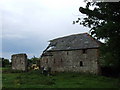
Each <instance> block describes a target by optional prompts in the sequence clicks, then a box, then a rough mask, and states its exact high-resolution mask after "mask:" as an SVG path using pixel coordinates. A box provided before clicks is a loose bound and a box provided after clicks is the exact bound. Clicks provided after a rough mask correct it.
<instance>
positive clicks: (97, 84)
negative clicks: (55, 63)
mask: <svg viewBox="0 0 120 90" xmlns="http://www.w3.org/2000/svg"><path fill="white" fill-rule="evenodd" d="M2 81H3V88H120V82H119V80H118V79H115V78H108V77H104V76H96V75H85V74H84V75H83V74H80V73H55V74H54V75H51V76H44V75H42V74H41V73H40V71H39V70H38V71H29V72H22V73H15V72H14V73H10V72H5V73H3V77H2Z"/></svg>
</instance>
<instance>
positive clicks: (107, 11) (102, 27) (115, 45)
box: [73, 2, 120, 69]
mask: <svg viewBox="0 0 120 90" xmlns="http://www.w3.org/2000/svg"><path fill="white" fill-rule="evenodd" d="M91 7H92V9H91ZM79 11H80V12H81V13H82V14H85V15H86V17H85V18H83V19H82V18H78V20H77V21H73V23H79V24H80V25H83V26H86V27H89V28H90V34H91V35H92V36H93V37H95V38H97V39H104V40H105V44H104V46H103V47H102V48H101V51H102V55H104V57H105V58H104V59H106V58H107V57H108V58H107V59H106V60H108V61H109V58H110V57H111V58H113V59H114V60H110V63H109V65H111V66H112V67H116V68H119V69H120V56H119V55H120V41H119V40H120V2H87V4H86V7H85V8H83V7H80V8H79Z"/></svg>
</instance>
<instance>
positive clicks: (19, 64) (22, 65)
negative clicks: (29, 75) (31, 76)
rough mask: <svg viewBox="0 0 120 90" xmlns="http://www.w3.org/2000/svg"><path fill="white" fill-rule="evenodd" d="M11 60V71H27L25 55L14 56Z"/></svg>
mask: <svg viewBox="0 0 120 90" xmlns="http://www.w3.org/2000/svg"><path fill="white" fill-rule="evenodd" d="M11 58H12V69H13V70H22V71H26V70H27V55H26V54H14V55H12V56H11Z"/></svg>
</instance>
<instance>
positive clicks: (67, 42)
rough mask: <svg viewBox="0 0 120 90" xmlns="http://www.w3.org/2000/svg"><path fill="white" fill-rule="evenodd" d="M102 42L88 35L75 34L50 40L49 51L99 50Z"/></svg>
mask: <svg viewBox="0 0 120 90" xmlns="http://www.w3.org/2000/svg"><path fill="white" fill-rule="evenodd" d="M100 44H101V43H100V42H99V41H97V40H96V39H94V38H93V37H91V36H90V35H89V34H88V33H82V34H74V35H70V36H65V37H61V38H56V39H53V40H50V44H49V46H48V47H47V49H46V50H47V51H56V50H76V49H88V48H99V47H100Z"/></svg>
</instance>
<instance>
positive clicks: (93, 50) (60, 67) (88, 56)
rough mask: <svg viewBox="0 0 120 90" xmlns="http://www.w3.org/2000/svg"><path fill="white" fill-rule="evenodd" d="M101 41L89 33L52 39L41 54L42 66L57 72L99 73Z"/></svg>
mask: <svg viewBox="0 0 120 90" xmlns="http://www.w3.org/2000/svg"><path fill="white" fill-rule="evenodd" d="M100 45H101V43H100V42H99V41H97V40H96V39H94V38H93V37H91V36H90V35H89V34H87V33H83V34H76V35H70V36H66V37H61V38H57V39H53V40H50V44H49V45H48V47H47V48H46V49H45V50H44V51H43V54H42V55H41V60H40V63H41V66H42V67H50V68H51V71H53V72H54V71H57V72H69V71H70V72H81V73H91V74H99V73H100V68H99V61H98V59H99V47H100Z"/></svg>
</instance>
